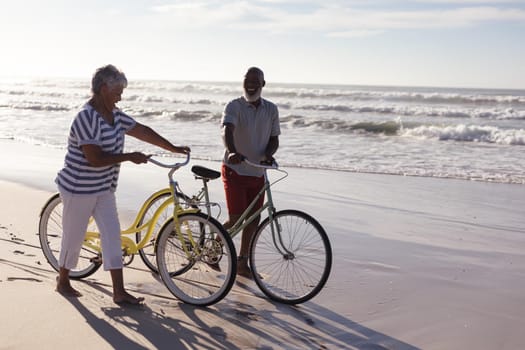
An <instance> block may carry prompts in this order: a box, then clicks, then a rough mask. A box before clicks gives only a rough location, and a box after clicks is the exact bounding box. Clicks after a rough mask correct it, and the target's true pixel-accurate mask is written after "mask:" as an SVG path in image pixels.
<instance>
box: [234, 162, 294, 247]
mask: <svg viewBox="0 0 525 350" xmlns="http://www.w3.org/2000/svg"><path fill="white" fill-rule="evenodd" d="M245 162H247V163H248V164H250V165H252V166H254V167H257V168H262V169H264V175H263V176H264V186H263V188H262V189H261V190H260V191H259V193H258V194H257V196H256V197H255V198H254V199H253V201H252V202H251V203H250V205H249V206H248V207H247V208H246V209H245V210H244V212H243V213H242V214H241V216H240V217H239V219H238V220H237V222H236V223H235V224H234V225H233V226H232V227H230V228H229V229H228V230H227V231H228V233H229V234H230V236H231V237H232V238H233V237H235V236H237V235H238V234H239V233H240V232H242V230H243V229H244V228H245V227H246V226H248V225H249V224H250V223H252V222H253V221H254V220H255V219H256V218H257V217H258V216H259V215H260V214H261V213H262V212H264V211H267V212H268V219H269V220H270V228H271V232H272V239H273V243H274V245H275V247H276V248H277V250H278V251H279V253H281V254H282V255H283V256H285V257H291V256H293V253H292V252H290V251H289V250H288V249H286V247H285V245H284V243H283V241H282V237H281V234H280V232H281V228H280V226H279V223H278V222H277V221H276V220H274V218H273V216H274V214H275V213H276V211H277V210H276V209H275V206H274V204H273V197H272V191H271V189H270V188H271V186H272V185H273V184H275V183H276V182H279V181H281V180H282V179H284V178H285V177H286V176H288V173H286V172H285V171H283V170H280V171H281V172H284V173H285V174H286V175H285V176H283V177H282V178H280V179H278V180H276V181H275V182H273V183H270V181H269V179H268V174H267V170H268V169H274V170H278V166H277V164H275V166H264V165H259V164H255V163H252V162H250V161H248V160H245ZM265 193H266V201H265V202H264V203H263V205H262V206H261V207H260V208H259V209H257V210H256V211H255V212H254V213H252V214H250V212H251V211H252V209H253V208H254V207H255V204H256V203H257V201H258V199H259V198H260V197H261V196H262V195H264V194H265Z"/></svg>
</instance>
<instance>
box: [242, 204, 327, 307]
mask: <svg viewBox="0 0 525 350" xmlns="http://www.w3.org/2000/svg"><path fill="white" fill-rule="evenodd" d="M273 221H276V222H277V223H278V227H279V229H280V231H281V238H282V244H283V245H284V247H285V248H286V250H288V251H289V252H291V253H292V255H291V256H286V255H284V254H282V253H281V252H280V251H279V249H278V248H277V247H276V245H275V244H274V239H273V235H272V229H271V225H270V219H269V218H266V219H265V220H264V221H263V222H262V223H261V224H260V225H259V227H258V228H257V230H256V232H255V235H254V236H253V239H252V241H251V243H250V267H251V269H252V273H253V278H254V280H255V282H256V283H257V286H258V287H259V288H260V289H261V291H262V292H263V293H264V294H265V295H266V296H268V297H269V298H270V299H272V300H274V301H277V302H280V303H284V304H300V303H304V302H305V301H308V300H310V299H312V298H313V297H314V296H316V295H317V294H318V293H319V292H320V291H321V289H322V288H323V287H324V285H325V283H326V281H327V280H328V276H329V275H330V270H331V268H332V248H331V246H330V241H329V239H328V235H327V234H326V232H325V230H324V229H323V227H322V226H321V225H320V224H319V223H318V222H317V220H315V219H314V218H313V217H311V216H310V215H308V214H306V213H304V212H301V211H298V210H283V211H279V212H277V213H275V214H274V215H273ZM281 251H282V249H281Z"/></svg>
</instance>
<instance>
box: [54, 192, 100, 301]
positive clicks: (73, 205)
mask: <svg viewBox="0 0 525 350" xmlns="http://www.w3.org/2000/svg"><path fill="white" fill-rule="evenodd" d="M60 198H61V200H62V207H63V211H62V229H63V233H62V242H61V248H60V256H59V259H58V265H59V266H60V270H59V273H58V278H57V288H56V289H57V291H58V292H59V293H61V294H63V295H67V296H74V297H79V296H81V294H80V292H79V291H77V290H76V289H74V288H73V287H72V286H71V282H70V280H69V271H70V270H71V269H72V268H74V267H76V265H77V263H78V258H79V255H80V249H81V248H82V242H83V241H84V236H85V233H86V229H87V226H88V222H89V218H90V216H91V212H92V210H93V207H94V205H95V203H96V197H95V196H85V195H75V194H72V193H69V192H66V191H63V190H60Z"/></svg>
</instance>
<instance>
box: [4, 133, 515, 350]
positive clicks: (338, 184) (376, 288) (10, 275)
mask: <svg viewBox="0 0 525 350" xmlns="http://www.w3.org/2000/svg"><path fill="white" fill-rule="evenodd" d="M0 150H1V151H0V153H1V154H2V159H3V169H2V171H1V172H0V192H1V193H2V201H1V203H0V290H1V291H2V293H1V295H2V300H3V301H2V312H1V313H0V322H1V324H2V327H1V328H0V338H1V339H2V341H1V343H0V349H70V348H75V349H168V348H170V349H406V350H411V349H487V350H489V349H523V348H525V339H524V338H523V336H522V332H523V328H524V326H525V316H524V315H525V293H524V291H525V253H524V251H523V247H524V246H525V207H524V205H523V203H524V202H523V199H524V198H525V186H523V185H511V184H495V183H486V182H474V181H463V180H451V179H435V178H419V177H403V176H392V175H376V174H357V173H349V172H337V171H323V170H313V169H298V168H290V169H286V170H287V171H288V172H289V176H288V178H287V179H285V180H284V181H283V182H282V183H279V184H277V185H276V186H275V189H274V197H275V198H274V200H275V201H276V203H277V205H278V209H288V208H296V209H300V210H304V211H306V212H308V213H310V214H311V215H313V216H315V217H316V218H317V219H318V220H319V221H320V222H321V224H322V225H323V226H324V228H325V229H326V231H327V232H328V234H329V236H330V240H331V243H332V247H333V253H334V263H333V268H332V273H331V276H330V279H329V280H328V282H327V285H326V286H325V288H324V289H323V291H321V293H320V294H319V295H318V296H317V297H316V298H314V299H312V300H311V301H309V302H307V303H305V304H302V305H298V306H295V307H293V306H286V305H281V304H277V303H273V302H271V301H269V300H268V299H267V298H266V297H265V296H264V295H263V294H262V293H261V292H260V291H259V290H258V289H257V286H256V285H255V283H254V282H252V281H248V280H246V279H238V281H237V282H236V284H235V286H234V288H233V290H232V291H231V292H230V294H229V295H228V296H227V297H226V298H225V299H224V300H223V301H221V302H219V303H217V304H215V305H213V306H210V307H207V308H196V307H193V306H190V305H186V304H183V303H181V302H179V301H178V300H177V299H175V298H174V297H172V296H171V294H169V292H168V291H167V290H166V289H165V287H164V286H163V284H162V283H161V282H160V281H159V280H158V278H157V277H156V276H155V275H153V274H152V273H151V272H150V271H149V270H148V269H147V268H146V267H145V265H144V264H143V263H142V261H141V260H140V259H139V258H138V257H136V258H135V260H134V261H133V263H132V264H131V266H129V267H128V268H126V269H125V280H126V284H127V286H128V288H129V289H130V290H131V291H132V292H133V293H135V294H137V295H139V296H143V297H145V299H146V304H145V306H143V307H141V308H129V307H128V308H121V307H119V306H118V305H116V304H114V303H113V302H112V299H111V284H110V280H109V274H108V273H107V272H104V271H103V270H102V269H101V270H99V271H98V272H96V273H95V274H94V275H93V276H91V277H89V278H87V279H85V280H83V281H79V282H74V283H75V287H77V288H78V289H79V290H80V291H81V292H82V293H83V295H84V296H83V297H81V298H78V299H68V298H64V297H62V296H61V295H60V294H58V293H56V292H55V291H54V287H55V276H56V273H55V272H54V271H53V270H52V268H51V266H50V265H49V264H48V263H47V261H46V260H45V257H44V256H43V254H42V253H41V250H40V246H39V243H38V236H37V230H38V228H37V225H38V219H39V211H40V209H41V207H42V205H43V204H44V203H45V201H46V199H47V198H48V197H49V196H50V195H51V194H52V193H53V192H54V191H55V186H54V183H53V179H54V176H55V174H56V171H57V170H58V168H59V167H60V166H61V164H62V157H63V154H64V153H63V150H55V149H50V148H44V147H38V146H30V145H28V144H20V143H16V142H14V141H6V140H3V141H0ZM192 164H201V165H205V166H209V167H211V168H215V169H218V168H219V164H218V163H216V162H208V161H199V160H194V161H192ZM179 175H180V176H179V180H180V182H181V185H182V187H183V189H184V190H188V191H189V192H191V191H192V190H195V189H196V188H197V185H198V183H197V182H196V181H195V180H194V179H193V178H192V175H191V173H190V171H189V169H182V170H181V171H180V174H179ZM165 183H166V173H165V171H164V170H161V169H159V168H157V167H154V166H152V165H141V166H137V165H129V164H125V165H124V166H123V168H122V172H121V179H120V183H119V189H118V192H117V193H118V196H117V197H118V200H119V205H120V206H122V210H121V212H122V222H123V226H124V225H125V224H126V222H127V220H128V219H129V218H130V215H131V213H132V211H133V208H135V207H137V206H138V205H139V204H140V203H141V202H142V200H144V199H145V198H146V196H147V194H148V193H149V192H150V191H152V190H154V189H159V188H162V187H164V186H165ZM211 195H212V198H213V199H214V200H215V201H217V202H219V203H220V204H221V205H222V207H223V213H222V216H221V218H222V219H223V218H224V211H225V210H226V209H225V206H224V199H223V197H224V195H223V192H222V185H221V183H220V181H215V182H212V185H211Z"/></svg>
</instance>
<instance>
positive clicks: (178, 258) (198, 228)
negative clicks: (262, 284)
mask: <svg viewBox="0 0 525 350" xmlns="http://www.w3.org/2000/svg"><path fill="white" fill-rule="evenodd" d="M178 221H179V224H180V225H179V229H180V231H177V228H176V227H175V226H176V225H175V223H174V222H175V221H174V219H170V220H169V221H168V222H166V224H165V225H164V226H163V227H162V229H161V231H160V233H159V236H158V238H157V244H156V256H157V268H158V269H159V274H160V277H161V278H162V281H163V282H164V284H165V285H166V287H167V288H168V290H169V291H170V292H171V293H172V294H173V295H174V296H176V297H177V298H178V299H180V300H182V301H183V302H185V303H188V304H192V305H198V306H207V305H211V304H214V303H216V302H218V301H220V300H221V299H223V298H224V297H225V296H226V295H227V294H228V292H229V291H230V289H231V288H232V286H233V282H234V281H235V274H236V271H237V259H236V253H235V247H234V245H233V242H232V240H231V237H230V236H229V235H228V233H227V232H226V230H225V229H224V228H223V227H222V225H221V224H220V223H219V222H218V221H217V220H215V219H214V218H211V217H208V216H207V215H205V214H203V213H186V214H181V215H179V216H178ZM179 233H180V235H179Z"/></svg>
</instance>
